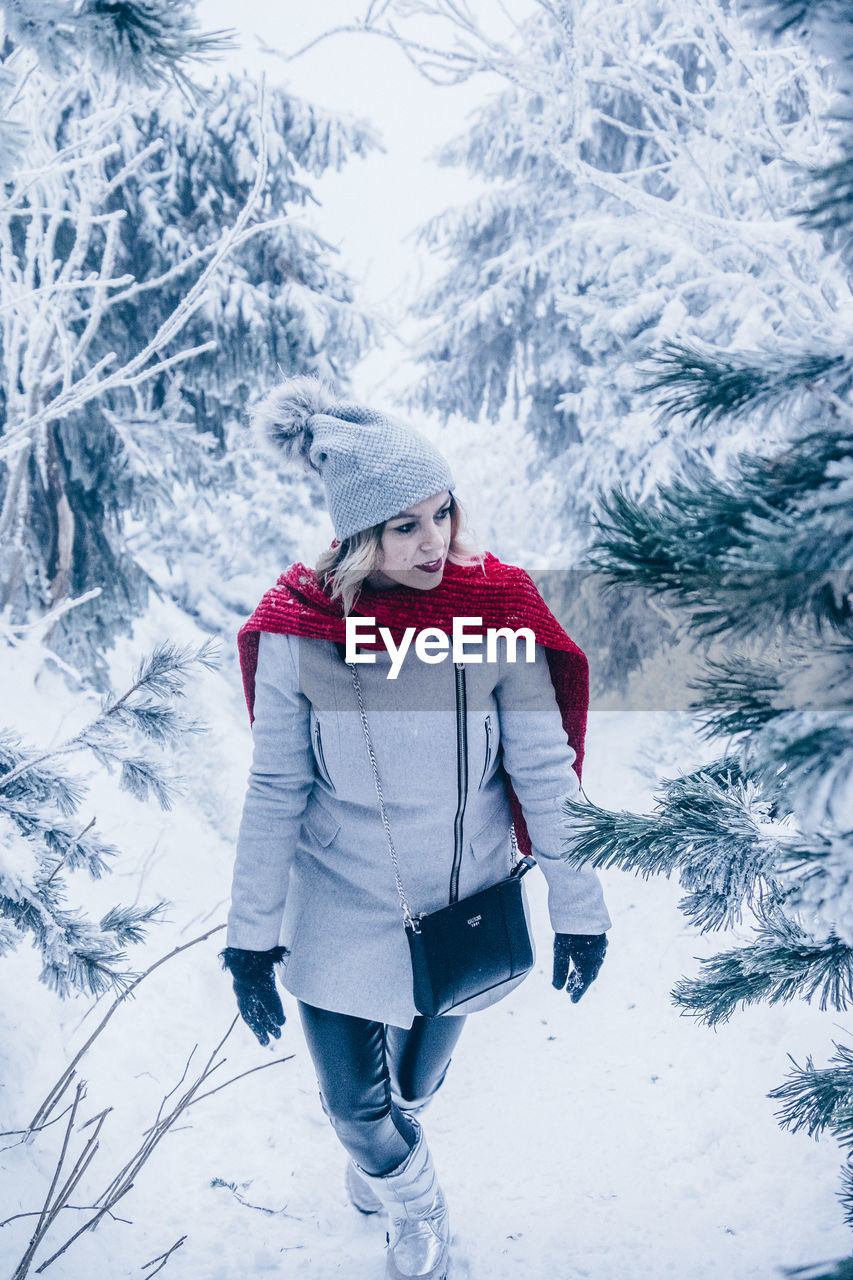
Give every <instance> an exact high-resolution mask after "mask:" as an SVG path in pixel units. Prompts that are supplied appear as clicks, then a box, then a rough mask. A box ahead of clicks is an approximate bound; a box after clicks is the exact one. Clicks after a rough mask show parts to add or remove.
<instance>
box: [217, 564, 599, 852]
mask: <svg viewBox="0 0 853 1280" xmlns="http://www.w3.org/2000/svg"><path fill="white" fill-rule="evenodd" d="M357 606H358V607H357V608H356V609H353V610H352V613H353V614H358V615H359V616H362V617H368V618H375V619H376V627H377V643H376V645H375V646H374V647H375V648H383V647H384V646H383V644H382V641H381V639H380V638H379V637H378V628H379V627H387V628H388V630H389V631H390V633H391V635H392V637H393V640H394V643H395V644H399V643H400V642H401V640H402V638H403V633H404V631H405V629H406V627H412V626H413V627H415V628H416V629H417V630H421V629H422V628H423V627H437V628H438V629H439V630H440V631H443V632H445V634H446V635H448V636H449V635H451V633H452V627H453V619H454V618H455V617H465V618H482V620H483V628H484V630H485V629H486V628H488V627H511V628H512V629H513V630H516V629H517V628H518V627H529V628H530V629H531V630H532V631H533V633H534V635H535V636H536V642H537V644H539V645H541V646H542V647H543V648H544V649H545V651H546V655H547V658H548V668H549V671H550V673H551V682H552V684H553V685H554V693H555V695H556V699H557V705H558V706H559V708H560V712H561V714H562V718H563V728H564V729H565V732H566V738H567V739H568V742H569V745H570V746H571V747H572V748H573V749H574V752H575V762H574V769H575V772H576V773H577V775H578V778H580V777H581V767H582V764H583V752H584V734H585V732H586V718H587V710H588V707H589V670H588V664H587V660H586V656H585V654H584V653H583V651H582V650H581V649H579V648H578V646H577V645H576V644H575V643H574V641H573V640H571V639H570V638H569V636H568V635H566V632H565V631H564V630H563V628H562V627H561V626H560V624H559V622H558V621H557V619H556V618H555V617H554V615H553V614H552V613H551V611H550V609H549V608H548V606H547V605H546V604H545V601H544V600H543V599H542V597H541V596H540V594H539V592H538V591H537V590H536V587H535V586H534V584H533V582H532V580H531V578H530V577H529V575H528V574H527V573H525V571H524V570H523V569H518V568H516V567H515V566H514V565H510V564H502V563H501V561H500V560H498V559H497V558H496V557H495V556H493V555H491V554H489V553H488V552H487V553H486V555H485V558H484V561H483V567H482V568H481V567H480V566H479V565H478V564H473V565H468V564H466V565H459V564H453V563H452V561H449V560H448V561H447V563H446V564H445V567H444V575H443V577H442V580H441V582H440V583H439V585H438V586H436V587H432V588H431V589H430V590H428V591H418V590H417V589H416V588H414V587H404V586H396V587H391V588H389V589H388V590H384V591H377V590H374V589H373V588H370V587H368V586H366V585H365V586H364V587H363V588H362V590H361V593H360V595H359V597H358V600H357ZM345 628H346V620H345V617H344V613H343V609H342V607H341V601H340V600H339V599H338V600H331V599H330V598H329V596H328V594H327V593H326V592H325V591H324V590H323V588H322V587H321V586H320V583H319V581H318V580H317V575H316V574H315V572H314V570H313V569H309V568H307V567H306V566H305V565H304V564H294V565H291V566H290V568H289V569H288V570H287V571H286V572H285V573H283V574H282V575H281V577H280V578H279V580H278V582H277V583H276V585H275V586H274V587H273V588H272V590H270V591H268V592H267V593H266V595H265V596H264V597H263V599H262V600H261V602H260V604H259V605H258V607H257V609H256V610H255V612H254V613H253V614H252V616H251V618H250V619H249V621H248V622H247V623H246V624H245V626H243V627H242V628H241V629H240V632H239V634H238V636H237V644H238V647H239V651H240V667H241V670H242V672H243V688H244V689H245V692H246V703H247V705H248V708H249V718H250V720H254V704H255V671H256V669H257V665H258V638H259V636H260V633H261V632H262V631H269V632H272V633H274V634H276V635H294V636H308V637H310V638H311V639H314V640H333V641H336V642H338V643H340V644H343V643H344V642H345V640H346V629H345ZM466 632H467V634H468V635H473V634H475V629H474V628H471V627H468V628H466ZM360 647H369V646H361V645H360ZM507 792H508V795H509V800H510V805H511V808H512V816H513V822H514V824H515V830H516V836H517V839H518V845H519V848H520V849H521V851H522V853H529V852H530V837H529V836H528V833H527V826H526V824H525V822H524V818H523V816H522V813H521V806H520V804H519V802H518V798H517V796H516V795H515V792H514V791H513V789H512V786H511V785H510V783H509V780H508V779H507Z"/></svg>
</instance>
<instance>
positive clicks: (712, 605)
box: [587, 430, 853, 643]
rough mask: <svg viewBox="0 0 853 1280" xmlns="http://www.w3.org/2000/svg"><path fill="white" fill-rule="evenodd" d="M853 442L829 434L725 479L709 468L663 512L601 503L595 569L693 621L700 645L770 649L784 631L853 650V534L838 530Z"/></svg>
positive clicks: (698, 467)
mask: <svg viewBox="0 0 853 1280" xmlns="http://www.w3.org/2000/svg"><path fill="white" fill-rule="evenodd" d="M851 457H853V436H851V435H850V434H849V432H840V431H836V430H833V431H829V430H821V431H818V432H814V433H812V434H811V435H809V436H807V437H804V438H802V439H801V440H798V441H797V442H796V443H795V444H793V445H792V446H791V447H790V448H789V449H788V450H787V452H786V453H785V454H783V455H781V456H779V457H776V458H770V459H764V458H759V457H756V456H754V455H741V457H740V458H739V459H738V462H737V464H736V466H735V467H734V468H733V470H732V474H731V477H730V478H728V479H720V478H719V477H717V476H715V475H714V474H713V473H712V472H711V470H710V468H709V467H708V466H707V465H706V464H704V463H701V462H698V461H695V460H693V461H691V462H689V463H685V465H684V472H685V478H684V479H678V480H675V481H673V482H672V483H670V484H667V485H664V486H661V488H660V489H659V490H658V494H657V497H656V500H655V501H654V502H645V503H640V502H636V501H634V500H632V499H630V498H629V497H628V496H627V495H626V494H625V493H624V492H623V491H622V490H620V489H615V490H613V491H611V493H610V494H609V496H608V497H606V498H605V499H603V500H602V503H601V512H600V514H599V515H598V516H597V517H596V519H595V524H596V526H597V530H598V534H599V536H598V537H597V539H596V541H595V542H594V543H593V544H592V547H591V549H590V552H589V554H588V556H587V566H588V567H591V568H593V569H596V570H598V571H599V572H601V573H602V574H603V575H604V578H605V580H606V581H611V582H614V583H623V582H625V583H637V582H639V583H641V584H643V585H646V586H649V587H655V588H657V589H658V590H659V591H661V592H663V593H664V598H665V600H666V601H668V602H671V603H672V604H674V605H676V606H677V607H679V608H682V609H685V610H687V611H688V612H689V614H690V620H691V626H692V627H693V628H694V630H695V631H696V633H697V635H699V636H700V637H713V636H715V635H721V634H727V635H728V636H730V637H738V636H751V635H758V636H762V635H763V636H765V637H769V636H771V635H772V634H773V632H774V630H775V629H776V628H778V627H779V626H785V627H786V628H788V627H791V626H797V625H801V624H802V625H809V626H811V627H813V628H814V629H817V630H818V631H822V630H823V629H825V628H831V629H833V630H836V631H837V632H838V633H839V634H840V635H841V636H842V637H843V638H844V640H845V641H847V642H848V643H849V642H850V641H851V640H853V589H851V587H852V586H853V584H852V583H851V572H850V566H851V565H853V525H851V524H850V523H849V522H844V521H842V520H839V518H838V511H839V506H840V505H843V503H844V501H845V494H846V489H845V485H846V473H847V471H848V469H849V467H850V465H851V461H850V460H851Z"/></svg>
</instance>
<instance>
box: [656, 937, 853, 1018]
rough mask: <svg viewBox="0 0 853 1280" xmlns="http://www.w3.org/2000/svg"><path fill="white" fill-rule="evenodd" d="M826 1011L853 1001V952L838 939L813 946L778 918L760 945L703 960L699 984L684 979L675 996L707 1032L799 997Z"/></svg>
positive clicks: (759, 940) (832, 938)
mask: <svg viewBox="0 0 853 1280" xmlns="http://www.w3.org/2000/svg"><path fill="white" fill-rule="evenodd" d="M816 996H817V997H819V1003H820V1008H821V1009H827V1008H833V1009H846V1008H847V1007H848V1005H849V1004H850V1002H851V999H853V948H851V947H848V946H846V945H845V944H844V943H842V942H840V941H839V939H838V938H837V937H836V936H835V935H834V934H832V935H830V937H829V938H828V939H827V940H826V942H823V943H816V942H811V941H810V940H809V939H808V938H807V937H806V934H805V933H804V932H803V931H802V929H800V928H799V926H798V925H797V924H795V923H794V922H793V921H791V920H786V919H785V918H784V917H782V916H781V915H779V914H777V915H776V916H775V917H774V919H773V921H772V923H771V922H769V921H768V923H767V924H766V925H765V927H764V928H763V929H761V930H760V931H758V937H757V941H756V942H754V943H750V944H748V945H747V946H743V947H737V948H735V949H734V950H732V951H726V952H722V953H720V954H719V955H716V956H712V957H711V958H710V959H709V960H703V961H702V965H701V970H700V974H699V976H698V977H697V978H694V979H688V978H684V979H682V980H681V981H680V982H678V983H677V984H676V986H675V988H674V990H673V992H672V998H673V1000H674V1002H675V1004H676V1005H678V1006H679V1007H680V1008H681V1010H682V1012H684V1013H687V1014H690V1015H691V1017H695V1018H698V1019H699V1020H700V1021H701V1022H703V1023H705V1024H706V1025H707V1026H710V1027H715V1026H718V1025H719V1024H720V1023H724V1022H728V1020H729V1018H730V1017H731V1016H732V1014H733V1013H734V1012H735V1011H736V1009H737V1008H738V1005H741V1006H743V1007H744V1008H745V1007H746V1006H747V1005H748V1004H757V1003H760V1002H764V1003H767V1004H771V1005H773V1004H785V1003H787V1002H789V1001H790V1000H793V999H794V998H795V997H799V998H800V999H802V1000H805V1001H806V1002H808V1003H811V1001H812V1000H813V999H814V998H815V997H816Z"/></svg>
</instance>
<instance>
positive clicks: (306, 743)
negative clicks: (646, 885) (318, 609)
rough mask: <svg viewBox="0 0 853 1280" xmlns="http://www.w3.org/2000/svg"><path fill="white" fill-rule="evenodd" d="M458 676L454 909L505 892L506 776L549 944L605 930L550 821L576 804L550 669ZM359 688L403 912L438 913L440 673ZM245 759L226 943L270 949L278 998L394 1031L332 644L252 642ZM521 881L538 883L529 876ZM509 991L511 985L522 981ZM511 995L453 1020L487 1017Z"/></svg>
mask: <svg viewBox="0 0 853 1280" xmlns="http://www.w3.org/2000/svg"><path fill="white" fill-rule="evenodd" d="M519 654H520V655H521V657H520V660H519V661H517V662H510V661H509V660H508V659H507V655H506V652H505V648H504V646H503V645H499V654H498V661H497V662H491V663H489V662H485V661H484V662H482V663H481V664H470V663H466V683H467V698H466V704H467V749H468V789H467V796H466V798H465V808H464V818H463V858H462V866H461V871H460V877H459V896H460V897H464V896H466V895H467V894H469V893H473V892H475V891H476V890H477V889H481V888H485V887H486V886H487V885H489V884H492V883H494V882H496V881H497V880H499V879H501V878H502V877H503V876H505V875H506V874H507V872H508V870H509V868H510V865H511V861H512V847H511V841H510V826H511V819H510V809H509V802H508V800H507V796H506V788H505V786H504V782H503V774H502V770H504V769H505V770H506V772H507V773H508V775H509V777H510V779H511V780H512V783H513V786H514V788H515V791H516V793H517V795H518V798H519V800H520V801H521V805H522V809H523V811H524V815H525V819H526V822H527V826H528V830H529V833H530V837H531V841H532V845H533V853H534V855H535V856H536V858H537V859H538V863H539V866H540V867H541V869H542V871H543V872H544V874H545V877H546V879H547V881H548V907H549V913H550V919H551V925H552V927H553V928H554V930H555V932H559V933H586V934H596V933H602V932H603V931H604V930H606V929H608V928H609V927H610V923H611V921H610V917H609V915H608V912H607V908H606V906H605V904H604V899H603V895H602V892H601V887H600V884H599V881H598V877H597V875H596V874H595V872H594V871H589V870H582V871H576V870H573V869H571V868H570V867H569V866H568V865H567V864H566V863H565V862H564V861H563V860H562V859H561V857H560V849H561V845H562V840H563V839H564V837H565V831H566V818H565V815H564V814H563V813H562V812H561V805H562V802H563V800H564V799H565V798H566V797H567V796H574V795H576V794H577V792H578V780H577V775H576V774H575V772H574V770H573V768H572V763H573V761H574V758H575V757H574V751H573V750H572V748H571V747H570V746H569V745H568V743H567V741H566V735H565V732H564V730H563V727H562V723H561V717H560V711H559V708H558V706H557V701H556V697H555V694H554V689H553V686H552V684H551V678H550V675H549V672H548V664H547V658H546V655H545V653H544V651H543V650H542V649H540V648H539V647H538V646H537V648H536V660H535V662H532V663H529V664H528V663H527V662H525V661H524V659H523V655H524V646H523V645H521V646H519ZM389 668H390V658H389V656H388V654H387V653H385V652H384V651H381V652H377V653H376V662H375V664H366V663H363V664H359V666H358V673H359V679H360V681H361V687H362V693H363V698H364V703H365V708H366V712H367V718H368V723H369V727H370V733H371V737H372V740H373V747H374V752H375V755H376V761H377V766H378V770H379V777H380V781H381V785H382V790H383V796H384V800H385V806H386V811H387V815H388V821H389V824H390V827H391V833H392V836H393V839H394V844H395V847H396V851H397V858H398V863H399V869H400V877H401V880H402V884H403V888H404V890H405V892H406V895H407V897H408V901H409V905H410V908H411V910H412V912H413V913H415V914H416V913H417V912H420V911H433V910H436V909H437V908H439V907H442V906H445V905H446V904H447V901H448V896H449V887H450V871H451V864H452V860H453V848H454V818H455V816H456V812H457V805H458V799H459V797H458V778H457V754H456V740H457V734H456V700H455V673H454V665H453V662H452V661H451V660H450V658H449V657H448V658H447V659H446V660H445V661H443V662H440V663H437V664H434V665H430V664H427V663H424V662H422V661H420V659H419V658H418V657H417V656H416V654H415V653H414V649H413V648H412V650H411V651H410V652H409V654H408V655H407V657H406V659H405V660H404V662H403V665H402V669H401V670H400V673H399V675H398V677H397V679H396V680H389V679H387V678H386V677H387V673H388V670H389ZM253 734H254V754H253V759H252V767H251V773H250V776H249V785H248V791H247V794H246V799H245V804H244V808H243V816H242V821H241V824H240V831H239V836H238V841H237V854H236V862H235V866H234V878H233V886H232V897H231V909H230V913H229V917H228V934H227V942H228V945H229V946H232V947H245V948H249V949H253V950H266V949H267V948H269V947H274V946H276V945H277V944H279V943H281V944H282V945H283V946H285V947H286V948H287V949H288V951H289V955H288V956H287V957H286V958H285V961H284V972H283V982H284V986H285V987H286V988H287V990H288V991H290V992H291V993H292V994H293V995H294V996H296V997H298V999H300V1000H304V1001H307V1002H308V1003H309V1004H313V1005H317V1006H319V1007H320V1008H323V1009H329V1010H333V1011H336V1012H339V1013H348V1014H354V1015H356V1016H358V1017H361V1018H370V1019H375V1020H377V1021H380V1022H385V1023H391V1024H394V1025H395V1026H399V1027H410V1026H411V1025H412V1022H413V1019H414V1017H415V1015H416V1012H417V1011H416V1009H415V1005H414V1001H413V998H412V969H411V962H410V959H409V949H408V943H407V940H406V935H405V931H404V927H403V914H402V909H401V906H400V899H399V895H398V892H397V888H396V884H395V880H394V871H393V866H392V863H391V858H390V854H389V852H388V845H387V841H386V838H385V834H384V829H383V826H382V822H381V818H380V813H379V804H378V801H377V797H376V791H375V787H374V781H373V774H372V771H371V766H370V759H369V756H368V752H367V746H366V743H365V739H364V733H363V729H362V724H361V719H360V716H359V712H358V702H357V699H356V694H355V690H354V688H353V682H352V674H351V671H350V668H349V667H348V666H347V665H346V663H345V662H344V661H343V658H342V656H341V653H340V651H339V649H338V648H337V646H336V645H335V644H333V643H332V642H331V641H328V640H313V639H306V638H304V637H297V636H289V635H272V634H269V633H266V632H263V633H262V634H261V636H260V644H259V652H258V667H257V675H256V689H255V721H254V726H253ZM534 874H535V872H534ZM520 980H521V979H519V980H518V981H520ZM514 985H517V984H515V983H514V984H506V985H505V986H502V987H499V988H496V989H495V990H493V991H491V992H487V993H485V994H484V995H481V996H478V997H475V998H474V999H473V1000H469V1001H467V1002H466V1003H465V1004H464V1005H460V1006H457V1007H456V1008H455V1009H454V1010H452V1012H453V1013H454V1014H460V1013H470V1012H474V1011H475V1010H477V1009H483V1008H486V1007H488V1006H489V1005H491V1004H493V1003H494V1002H495V1001H496V1000H499V999H501V998H502V997H503V996H504V995H506V994H507V993H508V991H509V990H511V989H512V986H514Z"/></svg>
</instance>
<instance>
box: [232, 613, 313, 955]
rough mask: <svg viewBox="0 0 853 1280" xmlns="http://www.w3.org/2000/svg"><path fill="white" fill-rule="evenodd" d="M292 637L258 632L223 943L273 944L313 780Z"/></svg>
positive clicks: (256, 946)
mask: <svg viewBox="0 0 853 1280" xmlns="http://www.w3.org/2000/svg"><path fill="white" fill-rule="evenodd" d="M297 644H298V641H297V640H296V639H295V638H294V637H292V636H279V635H270V634H268V633H267V632H262V633H261V636H260V643H259V646H258V668H257V673H256V677H255V721H254V724H253V726H252V733H253V738H254V750H253V754H252V768H251V772H250V774H249V785H248V790H247V792H246V799H245V802H244V805H243V816H242V820H241V822H240V831H239V834H238V836H237V856H236V860H235V863H234V877H233V881H232V886H231V909H230V912H229V914H228V932H227V944H228V946H229V947H245V948H247V949H249V950H252V951H266V950H267V949H268V948H269V947H274V946H276V945H277V944H278V942H279V934H280V931H281V924H282V916H283V914H284V904H285V900H286V898H287V885H288V879H289V876H290V866H291V863H292V861H293V853H294V850H295V848H296V842H297V840H298V838H299V831H300V827H301V825H302V814H303V811H304V809H305V805H306V803H307V801H308V796H309V794H310V792H311V788H312V786H313V784H314V757H313V752H312V750H311V735H310V704H309V702H308V699H307V698H306V697H305V695H304V694H303V693H300V691H299V671H298V662H297V654H296V645H297Z"/></svg>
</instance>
